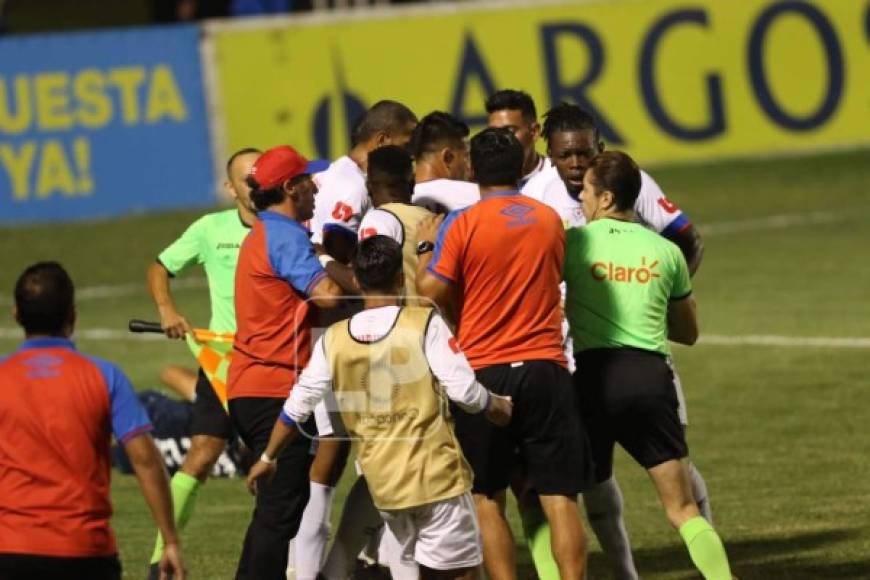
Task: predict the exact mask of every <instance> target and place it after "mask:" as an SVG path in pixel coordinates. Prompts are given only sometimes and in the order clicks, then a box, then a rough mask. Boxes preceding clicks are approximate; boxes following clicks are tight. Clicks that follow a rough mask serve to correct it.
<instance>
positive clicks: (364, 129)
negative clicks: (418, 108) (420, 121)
mask: <svg viewBox="0 0 870 580" xmlns="http://www.w3.org/2000/svg"><path fill="white" fill-rule="evenodd" d="M416 122H417V116H416V115H414V112H413V111H411V109H409V108H408V107H406V106H405V105H403V104H402V103H399V102H398V101H389V100H384V101H378V102H377V103H375V104H374V105H372V106H371V108H370V109H369V110H368V111H366V112H365V113H363V115H362V116H361V117H360V118H359V119H358V120H357V122H356V124H354V127H353V130H352V131H351V134H350V144H351V146H352V147H355V146H356V145H359V144H360V143H365V142H366V141H368V140H369V139H371V138H372V137H374V136H375V135H377V134H378V133H381V132H383V133H390V134H396V133H401V132H402V131H404V130H405V129H406V128H407V127H408V125H410V124H412V123H416Z"/></svg>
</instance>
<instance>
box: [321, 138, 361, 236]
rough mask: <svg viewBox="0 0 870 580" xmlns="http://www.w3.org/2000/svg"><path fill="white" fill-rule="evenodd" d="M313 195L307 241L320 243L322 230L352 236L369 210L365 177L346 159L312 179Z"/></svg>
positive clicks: (343, 158) (337, 161) (339, 159)
mask: <svg viewBox="0 0 870 580" xmlns="http://www.w3.org/2000/svg"><path fill="white" fill-rule="evenodd" d="M314 182H315V183H316V184H317V195H316V196H315V198H314V217H313V218H312V219H311V241H312V243H315V244H321V243H323V230H324V228H326V229H328V228H331V227H340V228H344V229H346V230H349V231H351V232H353V233H354V234H356V232H357V231H359V224H360V221H361V220H362V217H363V216H364V215H365V213H366V212H367V211H368V210H369V208H370V207H371V199H370V198H369V192H368V190H367V189H366V176H365V174H364V173H363V172H362V170H361V169H360V168H359V166H358V165H357V164H356V163H355V162H354V161H353V159H351V158H350V157H348V156H347V155H345V156H344V157H339V158H338V159H336V160H335V161H333V162H332V164H330V166H329V169H327V170H326V171H324V172H322V173H318V174H316V175H315V176H314Z"/></svg>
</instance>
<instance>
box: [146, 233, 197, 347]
mask: <svg viewBox="0 0 870 580" xmlns="http://www.w3.org/2000/svg"><path fill="white" fill-rule="evenodd" d="M206 227H207V217H203V218H200V219H198V220H197V221H195V222H193V223H192V224H191V225H190V227H188V228H187V229H186V230H185V231H184V233H183V234H182V235H181V237H179V238H178V239H177V240H175V241H174V242H172V243H171V244H170V245H169V246H168V247H167V248H166V249H165V250H163V251H162V252H160V255H159V256H158V257H157V260H155V261H154V262H152V263H151V265H149V266H148V273H147V277H148V290H149V291H150V292H151V298H153V300H154V304H155V305H156V306H157V312H158V314H159V315H160V326H161V327H163V331H164V332H165V333H166V336H168V337H169V338H184V335H185V334H186V333H189V334H191V335H192V334H193V326H192V325H191V324H190V322H188V320H187V319H186V318H185V317H184V316H183V315H182V314H181V313H180V312H179V311H178V308H176V306H175V301H174V300H173V299H172V292H171V291H170V289H169V279H170V278H172V277H173V276H175V275H176V274H179V273H180V272H181V271H183V270H184V269H185V268H187V267H189V266H191V265H193V264H196V263H199V262H201V248H202V242H203V236H204V235H205V229H206Z"/></svg>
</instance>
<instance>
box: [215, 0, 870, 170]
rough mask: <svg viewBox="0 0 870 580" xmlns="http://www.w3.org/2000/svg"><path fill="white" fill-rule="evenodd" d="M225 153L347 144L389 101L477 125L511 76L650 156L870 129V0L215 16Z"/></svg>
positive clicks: (675, 1) (792, 144)
mask: <svg viewBox="0 0 870 580" xmlns="http://www.w3.org/2000/svg"><path fill="white" fill-rule="evenodd" d="M205 30H206V42H207V43H210V44H211V45H212V46H211V47H210V49H209V51H208V53H207V54H209V55H210V60H209V61H208V62H207V66H208V67H213V68H214V69H215V72H214V77H213V82H214V83H215V90H214V91H210V92H212V93H213V94H215V95H216V97H217V102H216V105H217V109H216V110H217V112H218V114H217V117H216V119H217V120H218V122H219V123H222V125H221V126H220V127H218V128H217V129H216V131H217V132H216V134H217V135H219V136H220V141H222V143H223V149H222V150H221V156H223V155H225V154H226V152H227V151H229V150H231V149H235V148H238V147H243V146H248V145H252V144H255V145H259V146H261V147H269V146H272V145H275V144H277V143H284V142H290V143H293V144H294V145H296V146H298V147H299V148H300V149H301V150H302V151H306V152H310V153H312V154H316V155H317V156H318V157H322V158H328V159H331V158H335V157H336V156H338V155H341V154H342V153H343V152H344V151H345V150H346V149H347V147H348V142H347V137H346V135H347V133H348V130H347V128H348V126H349V124H350V123H351V122H352V120H353V119H354V118H355V117H356V115H357V114H358V113H359V112H360V111H362V110H363V109H364V108H365V107H366V106H367V105H371V104H372V103H373V102H374V101H376V100H378V99H382V98H394V99H397V100H400V101H403V102H405V103H407V104H408V105H409V106H411V107H412V108H413V109H414V110H415V111H418V112H420V113H424V112H428V111H431V110H433V109H441V110H446V111H449V112H451V113H453V114H455V115H457V116H459V117H461V118H463V119H465V120H466V121H467V122H468V123H469V124H471V125H473V126H474V127H480V126H482V124H483V123H484V122H485V112H484V109H483V102H484V100H485V98H486V96H487V95H488V94H490V93H492V92H493V91H495V90H496V89H498V88H519V89H523V90H525V91H527V92H529V93H530V94H531V95H532V96H533V97H534V99H535V101H536V102H537V103H538V106H539V109H540V110H541V112H543V111H545V110H546V109H547V108H548V107H549V106H551V105H554V104H557V103H558V102H560V101H562V100H569V101H574V102H577V103H580V104H582V105H584V106H585V107H587V108H588V109H590V110H591V111H593V112H594V113H596V114H597V115H598V117H599V118H600V120H601V124H602V127H603V133H604V138H605V140H606V141H607V142H608V144H609V145H610V146H612V147H619V148H621V149H625V150H627V151H628V152H629V153H631V154H632V155H633V156H634V157H635V158H637V159H639V160H641V161H642V162H644V163H654V162H684V161H687V160H705V159H719V158H723V157H741V156H754V155H758V154H769V153H782V152H801V151H809V150H819V149H826V148H834V147H852V146H856V145H866V144H868V143H870V132H868V131H867V119H868V103H870V74H868V71H870V2H868V1H866V0H859V1H856V0H824V1H821V0H817V1H804V0H801V1H791V0H784V1H774V0H740V1H739V2H722V1H721V0H693V1H692V2H685V1H683V0H646V1H644V2H637V1H635V0H611V1H594V0H592V1H590V0H586V1H580V2H573V3H565V2H562V3H556V2H546V1H536V2H528V3H526V4H525V5H521V6H520V5H517V3H516V2H513V3H509V2H501V3H490V2H483V3H479V4H477V3H467V4H462V5H457V4H443V5H432V4H429V5H426V6H416V7H408V8H398V7H397V8H392V9H382V10H366V11H362V12H359V11H349V12H344V13H340V14H336V15H327V16H321V15H312V16H307V17H296V18H271V19H255V20H248V21H244V20H241V21H225V22H214V23H210V24H207V25H206V27H205Z"/></svg>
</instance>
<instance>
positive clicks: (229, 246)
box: [217, 242, 242, 250]
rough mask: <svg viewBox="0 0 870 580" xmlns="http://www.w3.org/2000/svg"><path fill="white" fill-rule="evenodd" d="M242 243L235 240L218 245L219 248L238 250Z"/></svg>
mask: <svg viewBox="0 0 870 580" xmlns="http://www.w3.org/2000/svg"><path fill="white" fill-rule="evenodd" d="M241 247H242V245H241V244H238V243H235V242H221V243H219V244H218V245H217V249H218V250H238V249H239V248H241Z"/></svg>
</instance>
